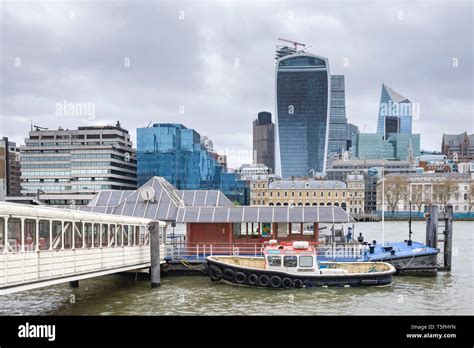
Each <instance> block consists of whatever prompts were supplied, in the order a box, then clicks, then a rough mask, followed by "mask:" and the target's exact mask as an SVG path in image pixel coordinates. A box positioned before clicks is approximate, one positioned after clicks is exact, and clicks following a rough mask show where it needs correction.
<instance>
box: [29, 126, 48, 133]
mask: <svg viewBox="0 0 474 348" xmlns="http://www.w3.org/2000/svg"><path fill="white" fill-rule="evenodd" d="M31 126H32V128H34V129H35V132H37V131H39V130H48V128H46V127H40V126H36V125H31ZM32 130H33V129H32Z"/></svg>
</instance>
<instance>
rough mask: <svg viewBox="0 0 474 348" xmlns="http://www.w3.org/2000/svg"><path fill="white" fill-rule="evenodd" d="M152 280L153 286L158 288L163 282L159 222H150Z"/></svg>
mask: <svg viewBox="0 0 474 348" xmlns="http://www.w3.org/2000/svg"><path fill="white" fill-rule="evenodd" d="M148 231H149V232H150V280H151V287H152V288H157V287H159V286H160V284H161V273H160V265H161V263H160V225H159V222H150V224H149V225H148Z"/></svg>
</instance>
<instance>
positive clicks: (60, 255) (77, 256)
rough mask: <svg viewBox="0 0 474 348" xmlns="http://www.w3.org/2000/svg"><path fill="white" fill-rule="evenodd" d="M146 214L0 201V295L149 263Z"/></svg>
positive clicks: (162, 237)
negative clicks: (120, 213)
mask: <svg viewBox="0 0 474 348" xmlns="http://www.w3.org/2000/svg"><path fill="white" fill-rule="evenodd" d="M151 223H153V224H155V226H156V224H158V226H159V234H160V246H159V249H160V263H164V262H165V261H164V255H165V252H164V251H165V247H164V243H163V242H162V241H165V240H166V223H165V222H162V221H156V220H152V219H146V218H137V217H129V216H118V215H111V214H103V213H92V212H83V211H79V210H71V209H62V208H53V207H45V206H34V205H25V204H17V203H4V202H0V295H4V294H9V293H13V292H18V291H23V290H30V289H35V288H39V287H43V286H49V285H54V284H59V283H64V282H73V281H77V280H82V279H87V278H93V277H97V276H102V275H106V274H112V273H119V272H125V271H130V270H138V269H143V268H148V267H150V232H149V226H150V224H151Z"/></svg>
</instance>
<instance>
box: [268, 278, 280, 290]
mask: <svg viewBox="0 0 474 348" xmlns="http://www.w3.org/2000/svg"><path fill="white" fill-rule="evenodd" d="M270 285H271V286H272V288H279V287H280V286H281V278H280V277H279V276H277V275H274V276H273V277H271V278H270Z"/></svg>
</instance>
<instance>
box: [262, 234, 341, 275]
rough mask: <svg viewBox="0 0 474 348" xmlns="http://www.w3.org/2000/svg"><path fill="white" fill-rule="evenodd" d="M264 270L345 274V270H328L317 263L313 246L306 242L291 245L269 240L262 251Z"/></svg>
mask: <svg viewBox="0 0 474 348" xmlns="http://www.w3.org/2000/svg"><path fill="white" fill-rule="evenodd" d="M263 254H264V257H265V268H266V269H268V270H272V271H281V272H288V273H296V274H298V273H299V274H301V273H309V274H345V273H347V270H345V269H340V268H333V267H331V268H328V267H327V266H326V265H324V264H321V263H320V262H319V261H318V257H317V255H316V249H315V248H314V245H313V244H311V243H309V242H307V241H296V242H292V243H288V242H281V243H278V241H276V240H274V239H273V240H270V241H269V242H268V243H267V244H266V246H265V248H264V251H263Z"/></svg>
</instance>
